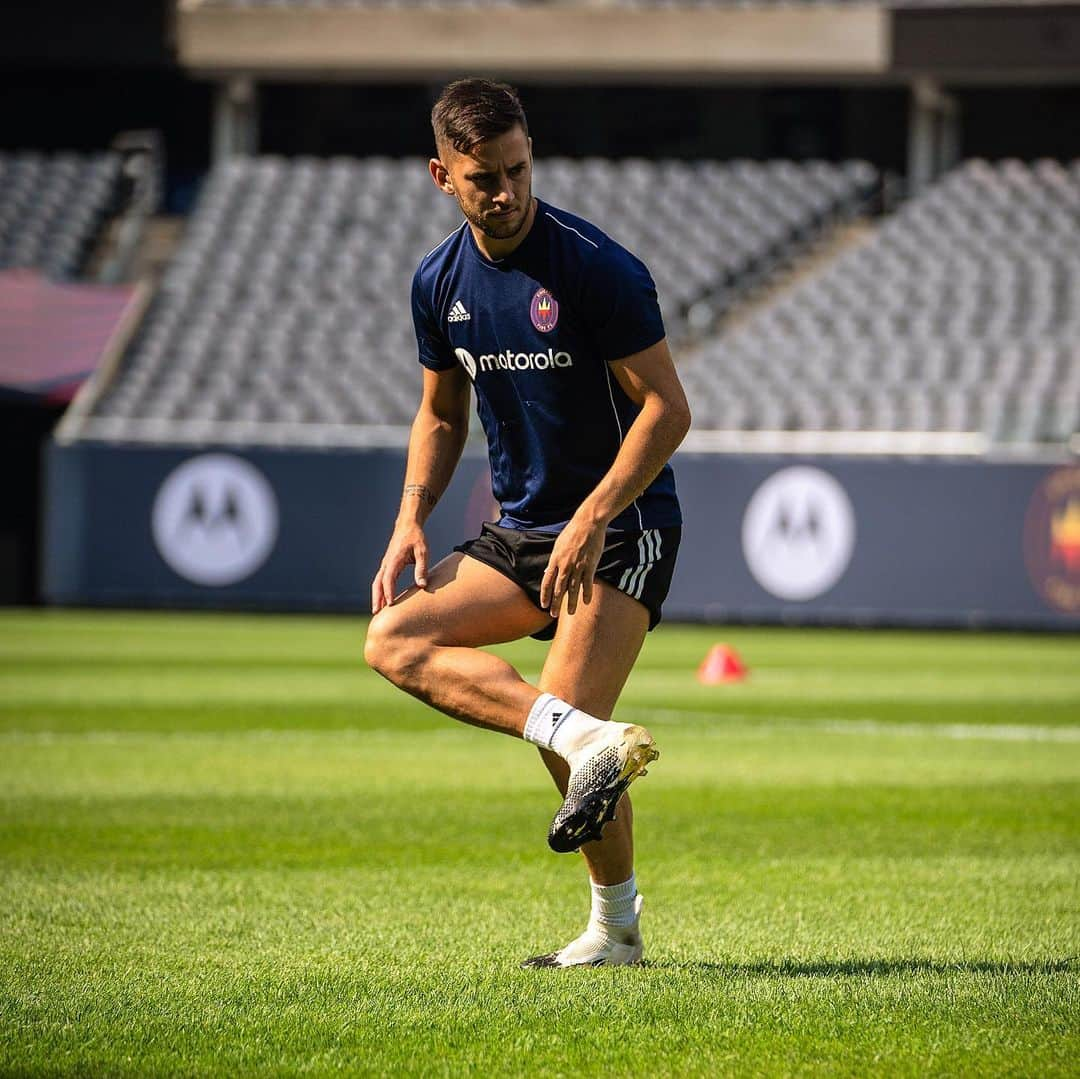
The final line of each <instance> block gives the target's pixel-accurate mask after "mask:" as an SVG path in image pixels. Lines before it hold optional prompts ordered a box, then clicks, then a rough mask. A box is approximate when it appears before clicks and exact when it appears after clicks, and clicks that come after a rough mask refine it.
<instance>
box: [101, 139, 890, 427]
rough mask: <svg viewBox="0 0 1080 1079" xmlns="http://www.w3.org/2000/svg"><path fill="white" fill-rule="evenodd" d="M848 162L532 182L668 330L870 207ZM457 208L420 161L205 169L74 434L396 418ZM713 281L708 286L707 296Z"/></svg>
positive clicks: (650, 166)
mask: <svg viewBox="0 0 1080 1079" xmlns="http://www.w3.org/2000/svg"><path fill="white" fill-rule="evenodd" d="M876 183H877V174H876V172H875V170H873V169H872V168H870V167H869V166H867V165H864V164H861V163H850V164H848V165H840V166H838V165H827V164H824V163H820V162H819V163H810V164H806V165H794V164H791V163H787V162H773V163H767V164H754V163H751V162H734V163H731V164H727V165H722V164H718V163H715V162H708V161H704V162H674V161H668V162H648V161H644V160H640V161H638V160H630V161H624V162H618V163H617V162H613V161H607V160H599V159H585V160H582V161H574V160H570V159H551V160H547V161H544V162H542V163H540V164H538V166H537V177H536V189H537V191H538V192H539V193H541V194H542V195H543V196H544V197H546V198H548V199H550V200H551V201H552V202H553V203H555V204H556V205H561V206H563V207H564V208H566V209H568V210H571V211H576V212H580V213H582V214H584V215H585V216H587V217H589V218H590V219H592V220H594V221H595V222H596V223H597V224H599V225H600V226H601V227H606V228H609V229H610V230H611V231H612V232H613V233H614V234H615V235H616V236H617V237H619V239H620V240H621V241H623V242H624V243H625V244H626V245H627V246H629V247H630V248H631V249H635V248H636V249H638V250H640V251H641V252H642V253H643V254H646V255H647V259H648V262H649V264H650V266H651V268H652V270H653V272H654V274H655V276H656V278H657V282H658V285H659V289H660V294H661V296H662V298H663V299H664V302H665V312H666V316H667V319H668V323H669V330H670V332H672V333H673V335H675V336H678V335H680V334H681V333H684V332H685V331H686V315H687V312H688V311H691V310H692V309H693V304H694V303H695V302H698V301H699V300H700V298H701V297H703V296H709V297H713V298H714V302H716V303H721V304H722V303H723V302H724V300H723V297H724V296H726V295H730V294H731V293H732V292H733V291H734V290H736V287H737V285H738V282H739V280H740V278H743V277H747V276H760V274H761V273H762V272H763V267H766V266H768V265H771V264H773V263H775V262H777V261H779V260H782V259H783V258H784V257H785V256H786V255H787V254H790V253H791V252H793V251H795V250H797V249H798V248H799V247H800V245H802V244H803V243H805V242H806V241H807V240H808V239H809V238H811V237H813V236H815V235H817V234H819V233H820V232H821V231H822V230H825V229H828V227H829V226H830V225H831V224H833V223H835V222H837V221H840V220H844V219H846V218H847V217H848V216H850V215H851V214H853V213H855V212H857V211H858V209H859V207H861V206H862V205H863V203H864V202H865V199H866V197H867V195H868V192H870V191H872V190H873V188H874V187H875V185H876ZM459 221H460V215H459V213H458V210H457V207H456V206H455V204H454V203H453V202H452V200H450V199H447V198H446V197H445V196H443V195H440V194H439V192H438V191H437V190H436V189H435V188H434V186H433V185H432V184H431V181H430V179H429V178H428V175H427V171H426V169H425V168H424V164H423V162H421V161H416V160H392V159H388V158H372V159H367V160H363V161H355V160H350V159H335V160H331V161H317V160H313V159H297V160H293V161H284V160H280V159H275V158H262V159H237V160H234V161H232V162H230V163H228V164H226V165H224V166H222V167H219V168H217V169H216V170H215V171H214V173H213V174H212V176H211V179H210V180H209V182H208V184H207V187H206V189H205V191H204V193H203V195H202V197H201V198H200V201H199V204H198V208H197V210H196V212H195V214H194V216H193V219H192V221H191V223H190V225H189V228H188V231H187V234H186V237H185V240H184V242H183V245H182V247H181V249H180V251H179V252H178V253H177V255H176V256H175V258H174V259H173V262H172V264H171V265H170V267H169V270H168V272H167V273H166V275H165V277H164V280H163V281H162V284H161V287H160V289H159V291H158V295H157V297H156V298H155V301H154V303H153V305H152V307H151V310H150V312H149V314H148V316H147V318H146V319H145V321H144V324H143V326H142V328H141V330H140V333H139V335H138V337H137V339H136V341H135V343H134V345H133V348H132V349H131V350H130V352H129V355H128V357H127V360H126V362H125V365H124V368H123V370H122V372H121V374H120V375H119V377H118V378H117V379H116V380H115V382H114V383H113V385H112V387H111V389H110V390H109V392H108V393H107V394H105V395H104V396H103V398H102V399H101V400H100V401H98V403H97V404H96V406H95V408H94V410H93V412H92V414H91V417H90V419H89V420H88V422H87V427H86V430H85V433H86V434H88V435H91V436H97V437H106V438H123V437H135V436H136V435H135V433H136V432H140V436H139V437H147V438H152V437H162V438H177V437H180V438H197V437H200V432H201V433H202V436H204V437H205V436H208V434H209V432H210V431H211V429H212V430H213V432H214V434H215V436H217V437H223V436H225V437H228V435H229V432H227V431H226V429H225V428H223V427H222V426H220V425H222V424H227V425H231V427H230V430H231V436H232V437H235V438H237V439H240V440H243V439H250V440H252V441H257V442H259V441H276V440H277V438H278V435H277V434H275V431H277V430H279V429H280V437H281V438H282V439H284V440H289V439H295V438H296V437H298V435H299V436H300V437H302V436H303V432H299V431H298V430H296V429H295V425H297V424H299V425H321V426H323V427H326V426H328V425H329V426H333V425H364V424H366V425H377V426H383V425H391V426H394V425H402V424H407V423H408V422H409V421H410V420H411V418H412V415H413V413H414V411H415V406H416V394H417V386H418V380H419V373H418V368H417V365H416V361H415V342H414V340H413V331H412V325H411V319H410V314H409V312H410V307H409V282H410V280H411V277H412V272H413V270H414V269H415V266H416V264H417V262H418V260H419V259H420V258H421V257H422V256H423V254H424V252H425V251H427V250H429V249H430V248H431V247H433V246H434V245H435V244H437V243H438V242H439V240H440V239H441V238H442V237H443V236H444V235H445V234H447V233H448V232H450V231H451V230H452V229H453V228H454V227H456V225H457V224H458V223H459ZM717 297H719V298H718V299H717Z"/></svg>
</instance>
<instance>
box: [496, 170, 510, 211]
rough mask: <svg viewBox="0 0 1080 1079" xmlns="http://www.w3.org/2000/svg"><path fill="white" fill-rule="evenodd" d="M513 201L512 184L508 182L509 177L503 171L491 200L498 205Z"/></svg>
mask: <svg viewBox="0 0 1080 1079" xmlns="http://www.w3.org/2000/svg"><path fill="white" fill-rule="evenodd" d="M513 201H514V185H513V184H512V183H511V182H510V177H509V176H508V175H507V174H506V173H503V175H502V176H500V177H499V190H498V193H497V194H496V195H494V196H493V197H492V202H497V203H498V204H499V205H500V206H506V205H508V204H509V203H511V202H513Z"/></svg>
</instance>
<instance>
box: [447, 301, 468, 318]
mask: <svg viewBox="0 0 1080 1079" xmlns="http://www.w3.org/2000/svg"><path fill="white" fill-rule="evenodd" d="M471 318H472V315H470V314H469V312H468V311H466V310H465V305H464V304H463V303H462V302H461V301H460V300H455V301H454V306H453V307H451V308H450V314H449V315H447V316H446V321H447V322H468V321H469V319H471Z"/></svg>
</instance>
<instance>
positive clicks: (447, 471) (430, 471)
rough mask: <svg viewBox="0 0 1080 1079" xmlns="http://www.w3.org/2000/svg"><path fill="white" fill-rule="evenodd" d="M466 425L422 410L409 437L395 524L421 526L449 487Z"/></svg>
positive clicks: (462, 445)
mask: <svg viewBox="0 0 1080 1079" xmlns="http://www.w3.org/2000/svg"><path fill="white" fill-rule="evenodd" d="M467 433H468V428H467V425H466V424H465V423H464V422H460V421H450V420H446V419H441V418H440V417H439V416H437V415H436V414H435V413H433V412H431V411H429V410H426V409H421V410H420V411H419V412H418V413H417V415H416V419H415V420H413V425H412V432H411V434H410V435H409V455H408V463H407V464H406V466H405V484H404V488H403V491H402V496H401V508H400V510H399V511H398V523H399V524H401V523H410V524H421V525H422V524H423V523H424V521H426V520H427V518H428V515H429V514H430V513H431V511H432V510H433V509H434V508H435V504H436V503H437V502H438V501H439V499H440V498H441V497H442V495H443V492H444V491H445V490H446V488H447V486H448V485H449V483H450V478H451V476H453V474H454V469H455V468H457V464H458V461H459V460H460V458H461V451H462V449H463V448H464V446H465V436H466V435H467Z"/></svg>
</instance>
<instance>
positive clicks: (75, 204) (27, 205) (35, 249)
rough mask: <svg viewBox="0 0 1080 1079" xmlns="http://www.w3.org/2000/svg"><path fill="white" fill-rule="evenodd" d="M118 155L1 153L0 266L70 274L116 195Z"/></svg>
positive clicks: (82, 261) (77, 269)
mask: <svg viewBox="0 0 1080 1079" xmlns="http://www.w3.org/2000/svg"><path fill="white" fill-rule="evenodd" d="M120 162H121V159H120V156H119V155H118V154H113V153H102V154H90V155H80V154H74V153H59V154H53V155H46V154H39V153H32V152H21V153H0V269H36V270H40V271H41V272H42V273H44V274H46V275H47V276H49V277H52V278H61V279H66V278H72V277H75V276H77V275H78V274H79V273H80V272H81V271H82V270H83V268H84V265H85V261H86V258H87V256H88V255H89V254H90V252H91V250H92V248H93V246H94V243H95V241H96V240H97V238H98V236H99V235H100V231H101V228H102V226H103V224H104V223H105V220H106V217H107V215H108V213H109V211H110V207H111V205H112V202H113V199H114V197H115V193H116V188H117V184H118V181H119V177H120Z"/></svg>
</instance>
